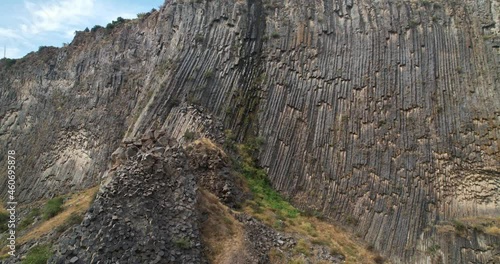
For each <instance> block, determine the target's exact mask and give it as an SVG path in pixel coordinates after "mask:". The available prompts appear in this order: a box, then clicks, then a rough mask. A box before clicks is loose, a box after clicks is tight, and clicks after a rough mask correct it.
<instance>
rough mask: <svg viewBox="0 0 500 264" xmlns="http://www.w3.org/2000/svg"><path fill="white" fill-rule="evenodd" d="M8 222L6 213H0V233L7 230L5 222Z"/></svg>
mask: <svg viewBox="0 0 500 264" xmlns="http://www.w3.org/2000/svg"><path fill="white" fill-rule="evenodd" d="M8 221H9V214H8V213H6V212H0V233H3V232H5V231H7V230H8V227H7V222H8Z"/></svg>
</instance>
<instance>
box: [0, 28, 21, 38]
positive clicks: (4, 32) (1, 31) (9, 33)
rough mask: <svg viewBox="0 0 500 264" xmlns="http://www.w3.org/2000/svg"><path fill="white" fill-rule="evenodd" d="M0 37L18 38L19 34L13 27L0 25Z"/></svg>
mask: <svg viewBox="0 0 500 264" xmlns="http://www.w3.org/2000/svg"><path fill="white" fill-rule="evenodd" d="M0 37H2V38H11V39H17V38H20V37H19V35H18V34H17V33H16V32H15V31H14V30H13V29H10V28H3V27H0Z"/></svg>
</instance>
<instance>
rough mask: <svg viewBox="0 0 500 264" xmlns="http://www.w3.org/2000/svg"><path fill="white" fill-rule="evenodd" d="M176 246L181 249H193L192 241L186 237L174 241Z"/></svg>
mask: <svg viewBox="0 0 500 264" xmlns="http://www.w3.org/2000/svg"><path fill="white" fill-rule="evenodd" d="M174 244H175V246H176V247H178V248H180V249H189V248H191V241H190V240H189V239H187V238H185V237H181V238H177V239H174Z"/></svg>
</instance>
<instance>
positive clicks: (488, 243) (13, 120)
mask: <svg viewBox="0 0 500 264" xmlns="http://www.w3.org/2000/svg"><path fill="white" fill-rule="evenodd" d="M499 14H500V10H499V4H498V2H497V1H490V0H485V1H478V0H468V1H424V0H421V1H387V0H380V1H372V0H358V1H351V0H332V1H321V0H318V1H313V2H311V1H303V0H268V1H261V0H247V1H229V0H222V1H181V0H178V1H166V4H165V5H164V6H163V7H162V8H161V10H159V11H158V12H153V13H152V14H150V15H148V16H146V17H143V18H141V19H138V20H134V21H128V22H126V23H124V24H122V25H119V26H118V27H116V28H114V29H98V30H96V31H93V32H80V33H79V34H77V36H76V37H75V39H74V40H73V42H72V43H71V44H70V45H69V46H68V47H65V48H61V49H55V48H43V49H41V50H39V51H38V52H37V53H32V54H29V55H27V56H26V57H25V58H23V59H20V60H18V61H16V62H15V63H14V64H13V65H11V63H8V62H7V61H6V60H2V62H1V66H0V76H1V77H0V80H1V81H0V83H1V85H0V102H1V104H0V105H1V107H0V117H1V123H0V139H1V141H0V144H1V145H2V149H3V150H7V149H15V150H16V151H17V153H19V154H18V159H19V161H20V164H22V166H20V167H19V169H18V172H17V174H18V175H20V177H21V178H22V179H23V180H22V181H20V182H19V186H18V188H19V190H20V191H21V192H20V193H19V199H21V201H23V202H25V203H27V202H30V201H34V200H36V199H39V198H41V197H49V196H52V195H55V194H60V193H67V192H71V191H74V190H76V189H80V188H85V187H88V186H91V185H94V184H96V183H98V182H100V179H101V176H102V174H103V173H104V172H105V171H106V170H107V169H108V168H107V166H108V161H109V159H110V157H111V156H112V155H111V154H112V153H113V152H114V151H115V150H116V149H117V148H118V147H119V144H120V142H122V141H123V140H124V139H126V138H138V137H140V136H141V135H143V134H145V133H146V132H147V131H148V130H150V129H154V130H155V131H160V130H162V131H165V133H166V135H168V137H171V138H176V139H177V140H181V141H182V136H183V135H184V134H185V132H186V131H198V132H199V133H205V134H204V135H207V136H208V135H213V133H214V132H213V131H212V132H207V130H206V129H204V127H205V126H204V125H203V124H204V122H210V121H209V120H211V119H209V118H208V119H200V117H199V115H193V114H192V113H191V112H189V111H181V109H183V108H184V107H185V104H192V105H200V106H203V107H204V108H203V109H204V110H203V111H204V114H205V115H209V116H213V117H214V118H217V119H219V120H222V125H221V126H223V128H221V129H219V131H221V130H223V129H231V130H232V131H234V133H235V134H236V136H237V139H238V140H244V139H245V138H249V137H252V136H259V137H261V138H263V139H264V140H265V144H264V145H263V147H262V149H261V151H260V154H259V161H260V165H261V166H263V167H265V168H266V169H267V170H268V173H269V178H270V180H271V182H272V184H273V186H274V187H275V188H276V189H277V190H279V191H280V192H281V193H283V194H285V195H286V196H288V197H290V199H292V201H293V202H294V203H295V204H296V205H298V206H299V207H301V208H302V209H314V210H316V211H319V212H321V213H322V214H323V215H325V216H326V217H328V218H329V219H331V220H332V221H336V222H338V223H340V224H342V225H344V226H345V227H346V228H348V229H349V228H350V229H352V230H353V232H356V233H357V234H358V236H360V237H361V238H363V239H364V240H365V241H367V242H368V243H370V244H372V245H373V247H374V248H375V249H377V250H379V251H381V252H382V253H383V254H384V255H385V256H387V257H389V258H390V259H391V260H392V261H393V262H394V263H424V262H429V261H437V262H439V261H443V262H444V263H466V262H468V261H471V262H481V263H488V262H490V263H493V262H495V261H497V260H498V258H499V254H500V253H499V251H498V244H499V238H498V236H495V235H494V234H490V233H486V232H476V231H472V230H466V233H465V234H462V235H458V234H456V232H447V231H443V228H441V227H442V226H444V225H446V224H447V223H451V222H452V221H459V220H460V219H463V218H488V217H499V215H500V207H499V205H498V203H499V201H500V192H499V187H500V172H499V169H500V168H499V167H500V155H499V143H500V142H499V139H498V137H499V131H500V130H499V122H500V103H499V102H500V101H499V100H498V99H499V94H500V91H499V86H500V85H499V79H498V78H499V77H500V70H499V68H498V67H499V66H498V65H499V62H500V55H499V50H498V49H499V46H500V39H499V38H498V33H499V26H498V25H499V23H500V21H499ZM207 120H208V121H207ZM5 152H6V151H2V153H0V163H1V164H4V163H5ZM129 176H130V177H131V179H134V178H135V177H136V176H134V175H129ZM129 176H127V177H129ZM153 176H154V175H153ZM153 176H152V177H153ZM173 177H174V178H175V177H177V176H173ZM0 180H4V179H3V178H1V179H0ZM186 180H187V178H186ZM117 188H122V187H119V185H117ZM123 188H125V187H123ZM5 191H6V186H5V185H1V186H0V192H1V193H2V195H4V194H5V193H6V192H5ZM4 197H5V196H4ZM96 206H97V205H96ZM138 206H139V205H138ZM120 219H122V218H121V216H120ZM101 220H102V221H104V219H101ZM101 220H98V221H101ZM455 223H456V222H455ZM82 232H83V231H82ZM193 232H194V231H193ZM193 257H196V254H193ZM200 258H201V257H200Z"/></svg>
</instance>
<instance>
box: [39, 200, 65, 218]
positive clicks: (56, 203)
mask: <svg viewBox="0 0 500 264" xmlns="http://www.w3.org/2000/svg"><path fill="white" fill-rule="evenodd" d="M63 204H64V200H63V198H62V197H57V198H53V199H50V200H48V201H47V204H45V207H44V208H43V214H42V217H43V219H44V220H47V219H50V218H52V217H54V216H56V215H57V214H59V213H60V212H62V210H63V208H62V205H63Z"/></svg>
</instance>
